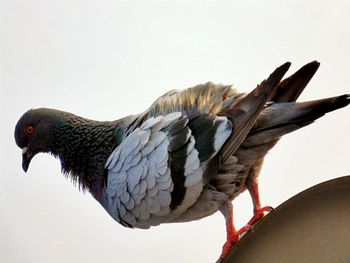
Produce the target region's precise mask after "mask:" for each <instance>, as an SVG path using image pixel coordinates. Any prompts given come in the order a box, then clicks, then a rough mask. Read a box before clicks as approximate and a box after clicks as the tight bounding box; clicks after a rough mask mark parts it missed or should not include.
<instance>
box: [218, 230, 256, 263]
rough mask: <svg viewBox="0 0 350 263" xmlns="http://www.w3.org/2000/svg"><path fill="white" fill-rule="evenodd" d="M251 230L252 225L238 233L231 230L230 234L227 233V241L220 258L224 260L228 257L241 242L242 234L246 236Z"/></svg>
mask: <svg viewBox="0 0 350 263" xmlns="http://www.w3.org/2000/svg"><path fill="white" fill-rule="evenodd" d="M249 228H250V225H246V226H244V227H242V228H241V229H240V230H238V231H232V230H233V229H231V231H229V232H230V233H229V232H228V233H227V240H226V242H225V244H224V245H223V247H222V252H221V256H220V258H224V257H226V256H227V255H228V253H229V252H230V250H231V248H232V247H233V246H234V245H235V244H237V242H238V241H239V238H240V236H241V235H242V234H244V233H245V232H247V231H248V230H249Z"/></svg>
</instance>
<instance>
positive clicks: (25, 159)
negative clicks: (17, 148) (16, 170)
mask: <svg viewBox="0 0 350 263" xmlns="http://www.w3.org/2000/svg"><path fill="white" fill-rule="evenodd" d="M33 156H34V155H33V154H32V153H30V152H29V151H28V147H24V148H23V149H22V168H23V170H24V172H27V171H28V167H29V164H30V161H31V160H32V158H33Z"/></svg>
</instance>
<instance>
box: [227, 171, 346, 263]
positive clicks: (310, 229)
mask: <svg viewBox="0 0 350 263" xmlns="http://www.w3.org/2000/svg"><path fill="white" fill-rule="evenodd" d="M250 262H259V263H264V262H268V263H274V262H276V263H277V262H283V263H288V262H318V263H322V262H344V263H345V262H350V176H344V177H339V178H336V179H332V180H329V181H326V182H323V183H320V184H318V185H315V186H313V187H311V188H309V189H307V190H305V191H303V192H301V193H299V194H297V195H295V196H294V197H292V198H290V199H289V200H287V201H286V202H284V203H283V204H281V205H280V206H278V207H277V208H276V209H275V210H274V211H273V212H271V213H269V214H268V215H267V216H266V217H264V218H263V219H262V220H261V221H259V222H258V223H257V224H256V225H255V226H254V228H252V229H251V230H250V231H249V232H248V233H247V234H245V235H244V236H243V237H242V239H241V240H240V242H239V243H238V244H237V245H236V246H235V247H233V249H232V250H231V252H230V254H229V255H228V256H227V257H226V258H224V259H223V260H222V261H221V263H250Z"/></svg>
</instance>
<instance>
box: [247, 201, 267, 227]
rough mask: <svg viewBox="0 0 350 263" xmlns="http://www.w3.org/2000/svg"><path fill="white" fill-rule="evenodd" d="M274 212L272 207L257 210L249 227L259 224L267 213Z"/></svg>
mask: <svg viewBox="0 0 350 263" xmlns="http://www.w3.org/2000/svg"><path fill="white" fill-rule="evenodd" d="M272 210H273V207H271V206H264V207H260V208H258V209H256V210H255V211H254V215H253V217H252V218H251V219H250V220H249V222H248V224H247V226H252V225H254V224H255V223H256V222H258V221H259V220H260V219H261V218H263V217H264V216H265V213H266V212H271V211H272Z"/></svg>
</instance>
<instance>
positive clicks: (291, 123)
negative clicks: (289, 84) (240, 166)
mask: <svg viewBox="0 0 350 263" xmlns="http://www.w3.org/2000/svg"><path fill="white" fill-rule="evenodd" d="M349 104H350V94H345V95H342V96H337V97H331V98H326V99H320V100H314V101H306V102H286V103H275V104H272V105H270V106H268V107H267V108H265V109H264V111H263V112H262V113H261V115H260V116H259V118H258V120H257V122H256V125H255V127H254V128H253V129H252V130H251V131H250V133H249V135H248V136H247V139H246V140H245V141H244V144H245V145H246V144H249V145H250V146H253V145H258V144H262V143H267V142H272V141H274V140H277V139H279V138H280V137H281V136H283V135H285V134H287V133H289V132H292V131H295V130H297V129H300V128H302V127H304V126H307V125H309V124H311V123H313V122H314V121H315V120H316V119H318V118H320V117H322V116H324V115H325V114H326V113H328V112H331V111H334V110H337V109H340V108H343V107H345V106H347V105H349Z"/></svg>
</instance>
